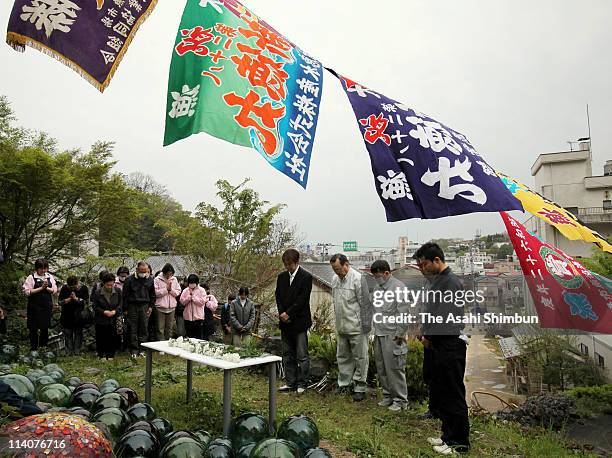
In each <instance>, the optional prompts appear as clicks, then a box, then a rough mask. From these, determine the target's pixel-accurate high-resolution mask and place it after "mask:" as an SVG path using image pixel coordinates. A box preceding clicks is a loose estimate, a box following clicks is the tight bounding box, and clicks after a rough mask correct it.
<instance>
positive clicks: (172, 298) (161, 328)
mask: <svg viewBox="0 0 612 458" xmlns="http://www.w3.org/2000/svg"><path fill="white" fill-rule="evenodd" d="M153 284H154V285H155V308H156V309H157V340H168V339H169V338H170V337H171V334H172V325H173V324H174V309H176V297H177V296H178V295H179V294H181V285H179V282H178V280H177V279H176V277H175V276H174V267H172V264H166V265H165V266H164V267H163V269H162V271H161V273H160V274H159V275H158V276H157V277H155V280H154V281H153Z"/></svg>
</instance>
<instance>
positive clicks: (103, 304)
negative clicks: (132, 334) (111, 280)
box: [92, 287, 122, 326]
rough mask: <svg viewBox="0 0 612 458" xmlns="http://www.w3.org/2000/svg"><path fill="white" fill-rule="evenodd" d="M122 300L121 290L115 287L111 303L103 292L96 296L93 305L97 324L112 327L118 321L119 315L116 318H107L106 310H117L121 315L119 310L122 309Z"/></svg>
mask: <svg viewBox="0 0 612 458" xmlns="http://www.w3.org/2000/svg"><path fill="white" fill-rule="evenodd" d="M121 304H122V298H121V290H120V289H119V288H115V287H113V292H112V294H111V296H110V301H108V300H107V299H106V296H105V295H104V293H103V292H102V291H100V292H99V293H98V294H96V295H95V296H94V300H93V303H92V306H93V309H94V316H95V323H96V324H99V325H107V326H108V325H111V324H113V323H114V322H115V320H116V319H117V315H116V314H115V315H114V316H105V315H104V312H105V311H106V310H111V311H112V310H115V311H117V313H119V311H118V310H120V309H121Z"/></svg>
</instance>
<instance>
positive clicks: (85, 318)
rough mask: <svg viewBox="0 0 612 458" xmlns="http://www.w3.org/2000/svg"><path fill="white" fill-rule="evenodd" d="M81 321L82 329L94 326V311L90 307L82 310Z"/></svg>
mask: <svg viewBox="0 0 612 458" xmlns="http://www.w3.org/2000/svg"><path fill="white" fill-rule="evenodd" d="M79 321H80V324H81V327H83V328H86V327H88V326H91V325H92V324H93V322H94V311H93V309H92V308H91V307H90V306H89V305H86V306H85V307H83V310H81V312H80V313H79Z"/></svg>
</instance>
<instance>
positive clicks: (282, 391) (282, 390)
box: [278, 385, 295, 393]
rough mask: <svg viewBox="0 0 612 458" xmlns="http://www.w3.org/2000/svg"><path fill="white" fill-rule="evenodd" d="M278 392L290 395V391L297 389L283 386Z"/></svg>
mask: <svg viewBox="0 0 612 458" xmlns="http://www.w3.org/2000/svg"><path fill="white" fill-rule="evenodd" d="M278 391H280V392H281V393H288V392H290V391H295V388H293V387H292V386H289V385H283V386H281V387H280V388H279V389H278Z"/></svg>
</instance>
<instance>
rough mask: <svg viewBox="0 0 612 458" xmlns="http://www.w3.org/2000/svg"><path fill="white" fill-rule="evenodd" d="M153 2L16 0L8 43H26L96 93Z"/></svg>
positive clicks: (20, 48)
mask: <svg viewBox="0 0 612 458" xmlns="http://www.w3.org/2000/svg"><path fill="white" fill-rule="evenodd" d="M156 3H157V0H81V1H76V0H74V1H71V0H16V1H15V3H14V5H13V11H12V12H11V17H10V20H9V25H8V30H7V39H6V41H7V43H8V44H9V45H11V46H12V47H13V48H15V49H16V50H18V51H25V46H31V47H33V48H36V49H38V50H40V51H42V52H44V53H46V54H50V55H52V56H53V57H55V58H56V59H58V60H59V61H60V62H62V63H64V64H65V65H67V66H68V67H70V68H72V69H73V70H75V71H77V72H78V73H79V74H81V75H82V76H83V77H84V78H85V79H87V80H88V81H89V82H90V83H91V84H93V85H94V86H95V87H97V88H98V89H99V90H100V92H102V91H104V89H106V87H107V86H108V84H109V83H110V80H111V78H112V77H113V74H114V73H115V71H116V69H117V67H118V65H119V63H120V62H121V59H122V58H123V55H124V54H125V52H126V50H127V48H128V46H129V45H130V42H131V41H132V38H133V37H134V35H135V34H136V32H137V30H138V27H140V25H141V24H142V22H144V20H145V19H146V18H147V17H148V15H149V14H150V13H151V11H153V9H154V8H155V5H156Z"/></svg>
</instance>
